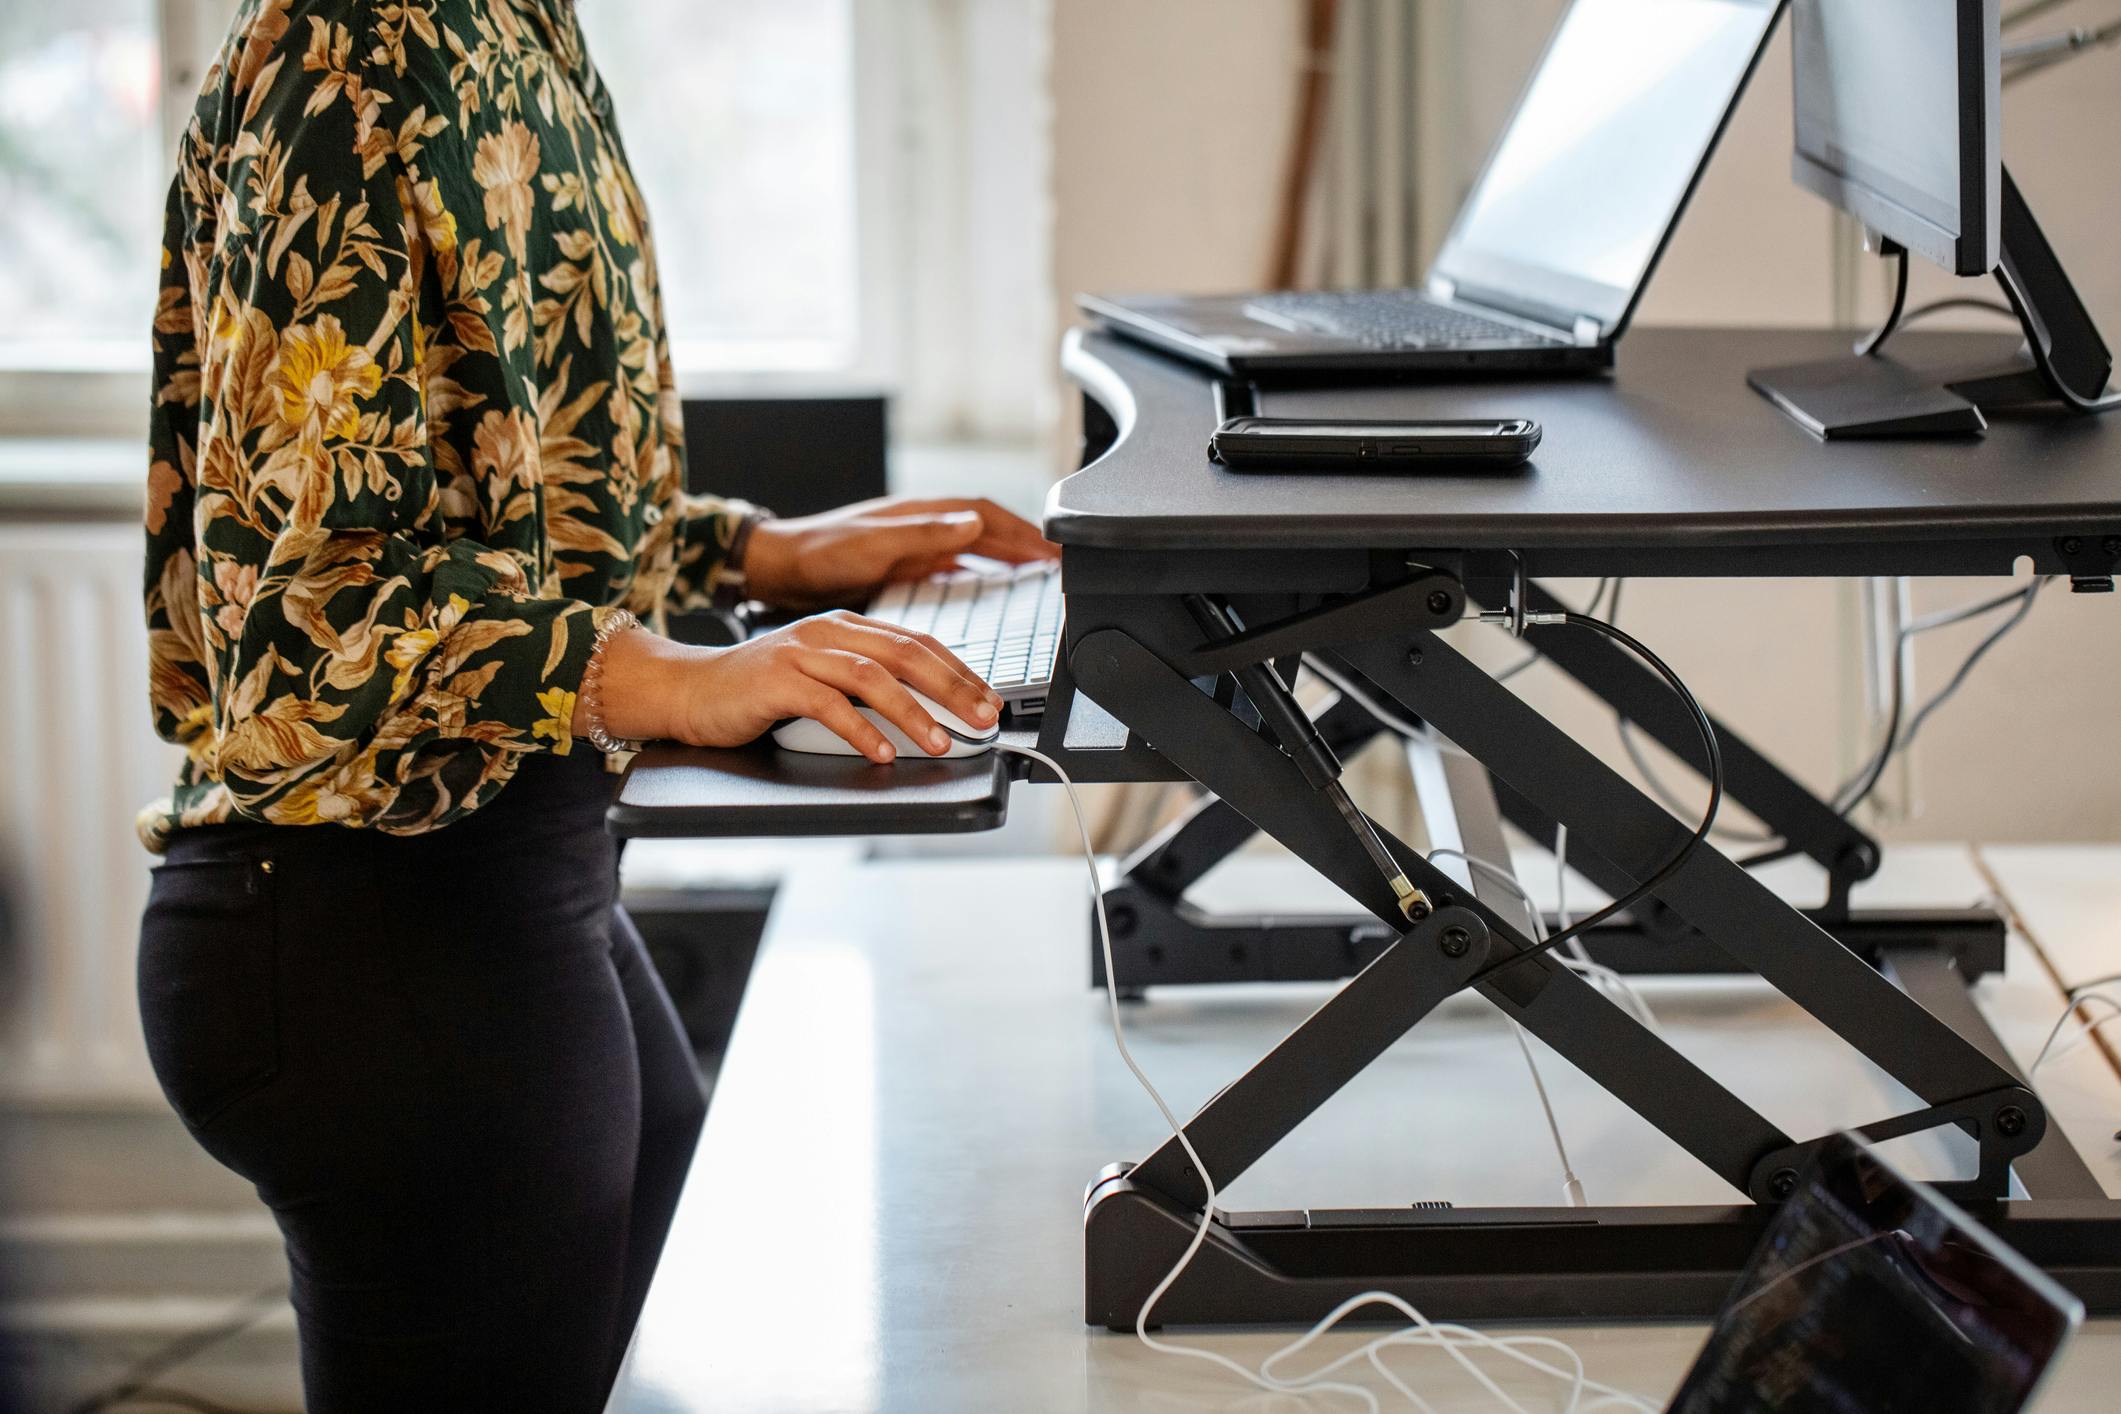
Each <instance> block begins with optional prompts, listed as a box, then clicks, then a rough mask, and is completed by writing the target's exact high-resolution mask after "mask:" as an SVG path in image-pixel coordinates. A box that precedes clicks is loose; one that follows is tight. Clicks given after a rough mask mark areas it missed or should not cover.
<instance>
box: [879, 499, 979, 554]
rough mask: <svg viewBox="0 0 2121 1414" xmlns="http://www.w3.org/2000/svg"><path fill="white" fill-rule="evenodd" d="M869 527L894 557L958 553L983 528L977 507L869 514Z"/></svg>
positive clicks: (970, 543)
mask: <svg viewBox="0 0 2121 1414" xmlns="http://www.w3.org/2000/svg"><path fill="white" fill-rule="evenodd" d="M864 525H865V527H866V528H868V529H870V531H871V532H872V533H873V534H874V535H875V536H876V543H877V545H878V547H879V548H880V549H882V550H883V551H884V552H885V554H886V555H888V557H889V558H890V559H891V560H892V561H893V562H896V561H899V560H907V559H912V558H914V557H915V556H930V557H933V556H937V555H949V554H955V553H957V552H958V551H960V550H967V549H970V548H971V547H972V544H973V542H974V541H976V540H978V539H979V538H980V536H981V534H982V533H983V532H984V529H985V526H984V523H983V522H982V521H981V520H980V515H979V512H978V511H974V510H954V511H937V512H935V513H934V514H932V515H914V516H877V517H871V518H866V519H865V521H864Z"/></svg>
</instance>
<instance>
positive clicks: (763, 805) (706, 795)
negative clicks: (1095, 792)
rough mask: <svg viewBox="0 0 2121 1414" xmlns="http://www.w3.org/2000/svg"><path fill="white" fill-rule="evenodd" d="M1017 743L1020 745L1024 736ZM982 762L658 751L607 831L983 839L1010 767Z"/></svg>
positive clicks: (615, 805)
mask: <svg viewBox="0 0 2121 1414" xmlns="http://www.w3.org/2000/svg"><path fill="white" fill-rule="evenodd" d="M1010 735H1012V736H1021V738H1022V739H1023V741H1024V742H1025V743H1026V744H1027V745H1028V744H1029V743H1031V742H1032V741H1033V740H1035V737H1036V734H1035V733H1031V732H1023V733H1014V732H1012V733H1010ZM1019 761H1020V758H1017V757H1011V756H1005V755H1003V754H1001V753H999V752H988V753H987V754H986V755H984V756H964V757H959V758H957V759H955V760H942V761H937V760H900V761H897V762H894V763H893V764H891V765H889V766H878V765H876V764H874V763H873V762H870V761H867V760H865V759H863V758H861V757H858V756H813V755H809V754H807V753H804V752H797V751H782V750H780V749H778V748H776V747H774V746H772V745H771V744H769V743H765V742H758V743H754V744H753V745H750V746H744V747H736V748H718V747H701V746H678V745H675V744H670V743H659V744H657V745H654V746H650V747H649V748H648V749H647V750H645V751H643V752H641V754H640V755H638V756H636V757H635V758H634V760H633V764H632V765H631V766H630V767H628V768H627V771H626V775H625V778H624V780H622V781H621V782H620V784H619V792H618V796H617V798H616V799H614V800H613V802H612V804H611V808H610V809H609V810H608V811H607V812H606V814H605V824H606V826H607V828H609V829H610V831H611V832H612V833H613V834H614V835H617V836H619V837H620V838H621V839H631V838H654V837H663V838H691V839H703V838H710V837H711V838H730V837H765V836H781V835H935V834H962V833H969V832H972V831H977V830H992V829H997V828H999V827H1000V826H1001V824H1002V822H1003V821H1004V820H1005V819H1007V818H1008V814H1009V782H1010V776H1011V767H1012V765H1016V764H1018V763H1019Z"/></svg>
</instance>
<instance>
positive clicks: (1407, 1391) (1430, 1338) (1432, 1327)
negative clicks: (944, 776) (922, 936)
mask: <svg viewBox="0 0 2121 1414" xmlns="http://www.w3.org/2000/svg"><path fill="white" fill-rule="evenodd" d="M997 746H998V748H999V749H1000V750H1002V751H1007V752H1011V753H1013V754H1015V755H1018V756H1022V757H1024V758H1025V759H1027V760H1030V761H1035V762H1037V763H1038V764H1039V765H1041V766H1043V767H1045V768H1046V769H1047V770H1048V771H1051V772H1052V773H1053V775H1054V778H1055V779H1056V780H1058V781H1059V782H1060V783H1061V786H1062V788H1063V789H1064V790H1066V791H1067V793H1068V807H1069V809H1070V810H1071V811H1073V812H1074V815H1075V828H1076V833H1077V834H1078V835H1080V836H1081V838H1082V846H1083V865H1084V867H1085V868H1086V869H1087V870H1088V871H1089V876H1090V901H1091V904H1092V906H1093V908H1094V910H1095V913H1096V916H1097V940H1098V947H1099V948H1100V949H1101V950H1102V952H1103V954H1104V964H1105V977H1106V979H1107V985H1106V987H1105V1005H1106V1010H1107V1012H1108V1014H1109V1017H1110V1020H1111V1024H1112V1041H1113V1044H1114V1045H1115V1046H1116V1047H1117V1048H1118V1050H1119V1057H1120V1060H1121V1061H1123V1062H1124V1063H1125V1064H1126V1067H1127V1070H1128V1071H1129V1072H1130V1073H1131V1074H1132V1075H1133V1076H1134V1079H1135V1081H1136V1083H1138V1084H1139V1085H1140V1086H1141V1088H1142V1091H1143V1093H1144V1094H1146V1095H1148V1097H1149V1099H1150V1101H1151V1102H1152V1103H1153V1104H1154V1105H1155V1106H1156V1111H1157V1113H1158V1114H1159V1115H1161V1116H1162V1117H1163V1120H1164V1123H1165V1124H1166V1125H1167V1126H1169V1128H1170V1130H1171V1134H1172V1137H1173V1138H1175V1139H1176V1140H1177V1141H1178V1145H1179V1147H1180V1148H1181V1149H1182V1150H1184V1152H1185V1155H1186V1158H1187V1159H1189V1160H1190V1161H1191V1162H1192V1164H1193V1171H1194V1172H1195V1173H1197V1174H1199V1175H1200V1181H1201V1187H1202V1188H1203V1189H1205V1190H1206V1197H1205V1198H1204V1199H1203V1200H1202V1203H1201V1218H1200V1223H1199V1225H1198V1226H1196V1227H1195V1228H1194V1229H1193V1236H1192V1238H1191V1239H1190V1240H1189V1241H1188V1242H1187V1243H1186V1249H1185V1251H1184V1252H1183V1253H1182V1254H1180V1256H1179V1259H1178V1261H1177V1262H1176V1263H1174V1264H1173V1265H1172V1267H1171V1270H1170V1271H1168V1272H1166V1273H1164V1276H1163V1279H1162V1280H1161V1281H1159V1282H1157V1284H1156V1285H1155V1287H1153V1288H1152V1289H1151V1290H1150V1292H1149V1295H1148V1299H1146V1300H1145V1301H1143V1302H1142V1305H1141V1310H1140V1311H1139V1312H1137V1313H1136V1315H1135V1318H1134V1334H1135V1338H1136V1339H1138V1340H1140V1341H1141V1343H1142V1344H1143V1345H1144V1346H1146V1347H1147V1348H1148V1349H1150V1350H1154V1351H1156V1352H1158V1353H1159V1354H1163V1355H1171V1356H1182V1357H1184V1358H1186V1359H1189V1360H1200V1361H1205V1362H1206V1363H1208V1364H1211V1365H1215V1366H1217V1367H1219V1368H1221V1369H1224V1370H1227V1371H1229V1372H1230V1373H1231V1374H1233V1375H1235V1376H1237V1377H1238V1378H1239V1379H1241V1380H1244V1381H1245V1382H1246V1383H1248V1384H1250V1385H1253V1386H1254V1387H1256V1388H1258V1389H1260V1390H1263V1391H1265V1392H1266V1393H1269V1394H1344V1395H1347V1396H1349V1397H1351V1398H1353V1399H1355V1400H1358V1401H1360V1403H1361V1404H1362V1407H1363V1408H1364V1409H1365V1410H1366V1411H1368V1414H1381V1410H1382V1406H1381V1405H1380V1403H1379V1401H1378V1398H1377V1395H1376V1393H1375V1392H1374V1391H1373V1390H1371V1389H1369V1388H1368V1387H1367V1386H1364V1385H1358V1384H1349V1383H1347V1382H1346V1381H1344V1380H1333V1379H1329V1378H1327V1377H1328V1376H1330V1375H1332V1374H1333V1373H1334V1372H1336V1371H1339V1370H1342V1369H1345V1368H1346V1367H1347V1366H1349V1365H1351V1364H1353V1363H1354V1362H1356V1361H1358V1360H1359V1361H1363V1362H1364V1363H1367V1364H1368V1365H1369V1366H1370V1367H1371V1368H1372V1369H1374V1370H1376V1371H1377V1373H1378V1375H1379V1376H1380V1377H1381V1378H1382V1379H1383V1380H1384V1381H1385V1383H1387V1384H1389V1385H1390V1386H1391V1387H1392V1388H1393V1389H1394V1390H1395V1391H1397V1392H1398V1393H1399V1394H1400V1395H1401V1396H1402V1397H1404V1398H1405V1399H1406V1400H1407V1401H1408V1403H1409V1404H1411V1405H1412V1406H1413V1407H1414V1408H1415V1409H1417V1410H1420V1411H1422V1414H1435V1411H1434V1408H1433V1406H1431V1405H1430V1404H1429V1403H1428V1402H1427V1401H1426V1400H1424V1399H1423V1398H1422V1397H1421V1396H1420V1395H1419V1394H1417V1393H1416V1392H1415V1391H1414V1389H1413V1387H1412V1386H1410V1385H1408V1384H1407V1383H1406V1382H1405V1381H1404V1380H1403V1379H1402V1378H1401V1377H1400V1375H1399V1374H1398V1373H1397V1372H1396V1371H1394V1370H1392V1369H1391V1368H1390V1367H1389V1366H1387V1365H1386V1364H1385V1362H1384V1352H1385V1351H1387V1350H1389V1349H1393V1348H1396V1347H1399V1346H1415V1347H1425V1348H1431V1349H1439V1350H1442V1351H1443V1352H1444V1353H1445V1354H1447V1355H1449V1356H1450V1357H1451V1359H1452V1360H1454V1361H1455V1362H1457V1364H1458V1366H1459V1367H1460V1368H1461V1369H1463V1370H1464V1371H1465V1372H1466V1374H1467V1375H1469V1376H1470V1377H1471V1378H1472V1379H1473V1380H1474V1381H1475V1382H1476V1383H1478V1384H1479V1385H1480V1386H1481V1387H1482V1388H1483V1389H1485V1390H1487V1392H1488V1393H1489V1394H1491V1395H1493V1396H1494V1398H1495V1400H1496V1402H1497V1403H1499V1404H1500V1405H1502V1407H1503V1408H1505V1409H1509V1410H1511V1411H1513V1414H1530V1411H1528V1410H1527V1409H1525V1407H1524V1406H1523V1405H1522V1404H1519V1403H1518V1402H1517V1401H1516V1400H1514V1399H1512V1398H1510V1396H1509V1395H1508V1393H1506V1392H1505V1391H1504V1390H1503V1388H1502V1386H1500V1385H1498V1384H1496V1383H1495V1381H1494V1378H1493V1377H1492V1376H1490V1375H1489V1374H1488V1372H1487V1371H1485V1370H1483V1369H1481V1368H1480V1366H1479V1365H1478V1364H1476V1363H1475V1362H1474V1360H1473V1358H1472V1357H1471V1356H1470V1355H1468V1354H1467V1353H1466V1351H1467V1348H1468V1347H1472V1348H1477V1349H1482V1350H1489V1351H1493V1352H1494V1353H1496V1354H1498V1355H1502V1356H1504V1357H1506V1358H1508V1359H1510V1360H1514V1361H1516V1362H1517V1363H1518V1364H1520V1365H1523V1366H1525V1367H1526V1368H1528V1369H1531V1370H1535V1371H1537V1372H1539V1373H1541V1374H1544V1375H1549V1376H1552V1377H1553V1378H1555V1379H1560V1380H1566V1381H1568V1383H1569V1400H1568V1403H1567V1404H1566V1405H1565V1406H1563V1408H1564V1414H1592V1411H1595V1410H1599V1409H1605V1408H1625V1409H1633V1410H1640V1411H1643V1412H1644V1414H1655V1411H1656V1410H1657V1409H1658V1407H1659V1406H1658V1405H1657V1403H1656V1402H1655V1401H1654V1400H1649V1399H1645V1398H1643V1397H1642V1396H1640V1395H1637V1394H1631V1393H1629V1392H1628V1391H1626V1390H1623V1389H1617V1388H1615V1387H1613V1386H1612V1385H1607V1384H1601V1383H1599V1382H1598V1381H1596V1380H1593V1379H1591V1378H1589V1377H1588V1376H1586V1375H1585V1373H1584V1368H1583V1358H1582V1357H1581V1356H1580V1355H1578V1354H1577V1353H1576V1351H1575V1350H1574V1349H1573V1348H1571V1347H1570V1346H1569V1345H1567V1344H1566V1343H1564V1342H1562V1341H1559V1340H1555V1339H1553V1338H1551V1337H1548V1336H1532V1335H1523V1336H1503V1337H1497V1336H1491V1335H1488V1334H1487V1333H1485V1332H1483V1331H1477V1330H1474V1329H1473V1328H1472V1327H1470V1326H1462V1325H1456V1324H1449V1323H1446V1324H1438V1323H1436V1322H1432V1321H1431V1320H1429V1318H1428V1317H1426V1316H1424V1315H1423V1314H1422V1313H1421V1312H1420V1311H1418V1310H1416V1309H1415V1308H1414V1307H1413V1306H1412V1305H1411V1304H1410V1303H1408V1302H1407V1301H1405V1300H1403V1299H1401V1298H1400V1297H1398V1296H1395V1295H1393V1294H1392V1293H1390V1292H1385V1291H1369V1292H1364V1293H1362V1294H1361V1295H1359V1296H1352V1297H1350V1298H1348V1299H1347V1300H1346V1301H1343V1302H1342V1303H1341V1304H1340V1305H1338V1306H1336V1307H1334V1308H1333V1309H1332V1310H1331V1311H1329V1312H1328V1313H1327V1314H1326V1316H1325V1318H1324V1319H1323V1320H1321V1321H1319V1322H1318V1324H1317V1325H1314V1326H1313V1327H1311V1329H1309V1330H1308V1331H1305V1332H1304V1333H1303V1334H1302V1335H1301V1336H1298V1337H1297V1338H1296V1339H1295V1340H1293V1341H1291V1342H1289V1343H1288V1344H1287V1345H1285V1346H1283V1347H1282V1348H1281V1349H1279V1350H1277V1351H1275V1352H1274V1353H1273V1354H1272V1355H1269V1356H1268V1357H1267V1358H1266V1359H1265V1360H1263V1361H1261V1362H1260V1365H1259V1368H1258V1369H1256V1370H1254V1369H1249V1368H1247V1367H1246V1366H1244V1365H1242V1364H1240V1363H1238V1362H1237V1361H1236V1360H1233V1359H1231V1358H1230V1357H1229V1356H1227V1355H1224V1354H1223V1353H1222V1352H1221V1351H1217V1350H1209V1349H1205V1348H1203V1347H1200V1346H1192V1345H1180V1344H1177V1343H1175V1342H1173V1341H1168V1340H1164V1339H1161V1338H1159V1337H1157V1336H1153V1335H1151V1334H1150V1333H1149V1317H1150V1314H1151V1313H1152V1312H1153V1311H1154V1310H1155V1309H1156V1304H1157V1302H1159V1301H1161V1300H1163V1298H1164V1294H1165V1293H1166V1292H1168V1291H1170V1289H1171V1288H1172V1286H1174V1285H1175V1284H1176V1283H1177V1282H1178V1279H1179V1278H1180V1277H1181V1276H1183V1275H1185V1272H1186V1269H1187V1268H1188V1267H1189V1266H1191V1265H1192V1263H1193V1258H1194V1256H1195V1254H1197V1253H1198V1252H1199V1251H1200V1249H1201V1244H1202V1243H1204V1242H1206V1241H1207V1238H1208V1228H1209V1225H1210V1224H1211V1223H1212V1222H1214V1220H1215V1197H1216V1189H1215V1179H1214V1177H1213V1176H1212V1175H1210V1174H1209V1172H1208V1166H1207V1165H1206V1164H1204V1163H1202V1162H1201V1158H1200V1153H1199V1151H1197V1150H1196V1149H1195V1148H1194V1147H1193V1140H1192V1139H1191V1137H1189V1136H1188V1135H1187V1133H1186V1127H1185V1126H1184V1125H1183V1124H1181V1123H1180V1122H1179V1119H1178V1116H1177V1115H1176V1114H1175V1113H1174V1112H1173V1111H1172V1109H1171V1106H1170V1104H1169V1103H1168V1102H1167V1101H1166V1100H1165V1099H1164V1097H1163V1093H1162V1092H1161V1091H1160V1090H1158V1089H1157V1088H1156V1084H1155V1082H1154V1081H1152V1080H1150V1079H1149V1075H1148V1072H1147V1071H1145V1070H1143V1069H1142V1067H1141V1063H1140V1062H1139V1061H1137V1060H1136V1059H1135V1058H1134V1052H1133V1051H1132V1050H1131V1049H1130V1048H1129V1047H1128V1045H1127V1032H1126V1026H1125V1024H1124V1023H1123V1022H1122V1020H1121V1017H1120V1010H1119V991H1118V989H1117V988H1116V987H1113V986H1112V985H1110V979H1112V978H1114V977H1116V976H1117V975H1118V973H1117V971H1116V969H1115V968H1114V967H1113V962H1112V930H1111V928H1110V927H1109V926H1108V925H1107V923H1106V920H1105V890H1104V881H1103V880H1102V879H1101V878H1100V877H1099V875H1098V871H1097V852H1096V850H1095V849H1094V848H1093V847H1092V846H1091V843H1090V824H1089V816H1088V815H1087V814H1086V812H1085V811H1084V809H1083V804H1082V799H1081V797H1079V796H1078V795H1077V794H1076V790H1075V782H1074V781H1073V780H1072V779H1070V778H1069V775H1068V773H1067V771H1065V770H1064V769H1062V767H1061V765H1060V763H1059V762H1057V761H1055V760H1054V759H1053V758H1052V757H1050V756H1047V755H1046V754H1045V753H1044V752H1041V751H1036V750H1033V749H1032V748H1030V747H1027V746H1017V745H1015V744H1013V743H1008V742H1001V743H997ZM1368 1306H1387V1307H1390V1308H1391V1309H1392V1310H1395V1311H1397V1312H1399V1313H1400V1314H1401V1315H1402V1316H1405V1317H1406V1318H1407V1320H1408V1321H1409V1322H1411V1323H1412V1327H1413V1328H1412V1329H1408V1330H1395V1331H1389V1332H1387V1333H1385V1334H1383V1335H1380V1336H1377V1337H1375V1338H1373V1339H1371V1340H1368V1341H1365V1342H1364V1343H1363V1344H1361V1345H1359V1346H1357V1347H1356V1348H1355V1349H1353V1350H1351V1351H1348V1352H1347V1353H1346V1354H1343V1355H1340V1356H1338V1357H1336V1358H1335V1359H1333V1360H1331V1361H1329V1362H1327V1363H1326V1364H1324V1365H1321V1366H1319V1367H1318V1368H1317V1369H1315V1370H1312V1371H1309V1372H1308V1373H1305V1374H1301V1375H1290V1376H1283V1375H1279V1374H1276V1373H1275V1367H1276V1366H1278V1365H1281V1364H1283V1363H1284V1362H1286V1361H1288V1360H1291V1359H1293V1358H1295V1357H1296V1356H1298V1355H1301V1354H1302V1353H1303V1352H1304V1351H1306V1350H1308V1349H1309V1348H1310V1347H1311V1346H1312V1345H1313V1344H1315V1343H1316V1342H1317V1341H1318V1340H1319V1339H1320V1338H1321V1337H1323V1336H1324V1335H1325V1334H1326V1333H1327V1332H1328V1331H1330V1330H1332V1329H1333V1328H1334V1327H1335V1326H1337V1325H1339V1324H1340V1323H1341V1322H1342V1321H1344V1320H1346V1319H1347V1318H1348V1317H1349V1316H1350V1315H1352V1314H1353V1313H1354V1312H1356V1311H1359V1310H1361V1309H1363V1308H1364V1307H1368ZM1533 1351H1547V1352H1553V1353H1555V1354H1558V1355H1559V1356H1561V1357H1563V1358H1565V1359H1566V1360H1567V1362H1568V1363H1567V1366H1566V1368H1564V1367H1563V1366H1561V1365H1557V1364H1552V1363H1549V1362H1548V1361H1547V1360H1545V1359H1542V1358H1541V1357H1540V1356H1539V1355H1536V1354H1533V1353H1532V1352H1533ZM1586 1395H1588V1396H1590V1399H1589V1402H1588V1403H1586V1402H1585V1396H1586Z"/></svg>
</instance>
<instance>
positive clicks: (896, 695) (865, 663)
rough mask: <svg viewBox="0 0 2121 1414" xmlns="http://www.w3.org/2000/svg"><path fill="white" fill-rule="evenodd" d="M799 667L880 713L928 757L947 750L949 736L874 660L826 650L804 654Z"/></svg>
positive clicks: (850, 653)
mask: <svg viewBox="0 0 2121 1414" xmlns="http://www.w3.org/2000/svg"><path fill="white" fill-rule="evenodd" d="M800 666H801V667H802V669H803V671H804V672H806V673H808V674H809V675H810V676H811V677H813V678H815V679H817V680H818V681H819V682H821V683H824V684H825V685H826V686H828V687H836V688H838V689H839V690H840V691H841V692H843V693H845V694H846V695H847V696H849V697H852V698H855V699H858V700H859V701H860V702H861V704H862V705H863V706H865V707H868V708H871V709H872V710H874V711H876V712H878V713H881V714H882V715H883V717H884V719H885V720H886V721H888V722H890V723H891V724H892V725H893V726H895V727H897V728H898V729H899V730H900V731H902V732H904V733H905V734H906V739H907V740H908V741H911V742H913V743H915V744H916V745H918V746H920V747H921V748H922V749H923V750H925V751H926V752H927V753H928V754H929V755H930V756H941V755H942V754H943V753H944V752H946V751H948V750H949V749H950V734H949V733H948V732H946V731H944V730H943V729H942V727H941V726H940V725H939V724H938V723H937V722H936V720H935V718H933V717H931V716H929V715H928V709H927V708H925V707H923V706H921V704H920V703H918V702H916V701H915V700H914V698H913V694H912V693H910V692H908V691H907V690H906V685H905V684H904V683H902V682H900V681H899V680H898V678H897V676H896V675H895V674H894V673H893V672H892V670H891V669H890V668H888V667H886V666H884V665H883V664H882V663H879V662H878V661H877V660H876V659H874V658H867V657H864V656H862V655H861V654H860V653H855V652H850V651H848V650H846V649H840V648H827V649H820V650H817V651H815V652H812V653H810V654H808V655H807V656H805V657H804V658H803V659H802V661H801V664H800ZM938 700H940V699H938Z"/></svg>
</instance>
